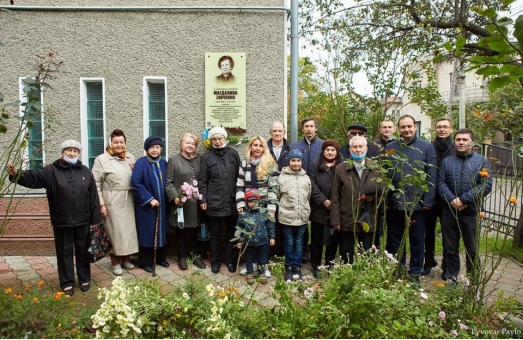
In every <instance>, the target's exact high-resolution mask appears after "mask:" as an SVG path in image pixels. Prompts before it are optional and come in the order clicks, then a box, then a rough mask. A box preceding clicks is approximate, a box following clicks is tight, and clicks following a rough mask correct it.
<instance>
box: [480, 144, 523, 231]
mask: <svg viewBox="0 0 523 340" xmlns="http://www.w3.org/2000/svg"><path fill="white" fill-rule="evenodd" d="M483 154H484V155H485V156H487V157H488V159H489V161H490V163H491V165H492V174H493V178H492V192H491V194H490V195H488V196H487V197H486V198H485V200H484V209H485V218H487V219H488V220H490V221H492V222H493V223H494V224H497V225H498V226H499V227H500V228H496V229H497V230H500V231H504V232H505V233H508V235H509V236H514V228H515V227H516V224H517V222H518V218H519V215H520V213H521V208H520V203H521V202H522V200H523V192H522V189H521V187H522V186H521V180H522V178H521V170H522V167H521V166H522V159H521V157H518V156H517V155H516V154H514V152H513V150H512V149H509V148H506V147H503V146H498V145H490V144H483ZM515 176H518V177H519V178H517V177H515ZM511 197H514V198H516V199H517V204H512V203H510V202H509V199H510V198H511Z"/></svg>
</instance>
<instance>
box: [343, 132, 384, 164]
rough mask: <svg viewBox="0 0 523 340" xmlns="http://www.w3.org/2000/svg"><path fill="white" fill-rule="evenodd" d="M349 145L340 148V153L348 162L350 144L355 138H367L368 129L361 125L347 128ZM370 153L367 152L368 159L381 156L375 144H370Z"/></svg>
mask: <svg viewBox="0 0 523 340" xmlns="http://www.w3.org/2000/svg"><path fill="white" fill-rule="evenodd" d="M347 130H348V132H347V144H345V145H343V146H342V147H341V148H340V153H341V155H342V156H343V159H345V160H347V159H350V158H351V157H350V146H349V142H350V140H351V139H352V137H354V136H361V137H365V138H366V137H367V136H366V134H367V127H366V126H364V125H361V124H352V125H349V127H348V128H347ZM367 146H368V148H369V149H368V151H367V157H369V158H372V157H375V156H378V155H379V152H378V148H377V147H376V145H374V143H369V144H368V145H367Z"/></svg>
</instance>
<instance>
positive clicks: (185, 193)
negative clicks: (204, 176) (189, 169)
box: [178, 179, 202, 206]
mask: <svg viewBox="0 0 523 340" xmlns="http://www.w3.org/2000/svg"><path fill="white" fill-rule="evenodd" d="M178 199H179V200H180V202H181V204H180V205H181V206H183V204H184V203H185V202H187V201H193V202H196V201H197V200H201V199H202V195H201V194H200V192H199V191H198V181H197V180H195V179H194V180H193V181H192V184H189V183H187V182H183V184H182V186H181V187H180V189H179V190H178Z"/></svg>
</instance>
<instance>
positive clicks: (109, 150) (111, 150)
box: [105, 145, 125, 159]
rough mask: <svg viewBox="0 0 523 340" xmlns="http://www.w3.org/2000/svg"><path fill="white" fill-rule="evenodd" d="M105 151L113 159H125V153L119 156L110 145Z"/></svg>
mask: <svg viewBox="0 0 523 340" xmlns="http://www.w3.org/2000/svg"><path fill="white" fill-rule="evenodd" d="M105 151H107V153H108V154H109V155H111V156H113V157H116V158H118V159H125V151H124V152H122V153H120V154H117V153H116V152H114V150H113V149H112V148H111V146H110V145H107V147H106V148H105Z"/></svg>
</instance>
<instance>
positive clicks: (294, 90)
mask: <svg viewBox="0 0 523 340" xmlns="http://www.w3.org/2000/svg"><path fill="white" fill-rule="evenodd" d="M298 42H299V37H298V0H291V140H290V142H291V143H294V142H296V141H298Z"/></svg>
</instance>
